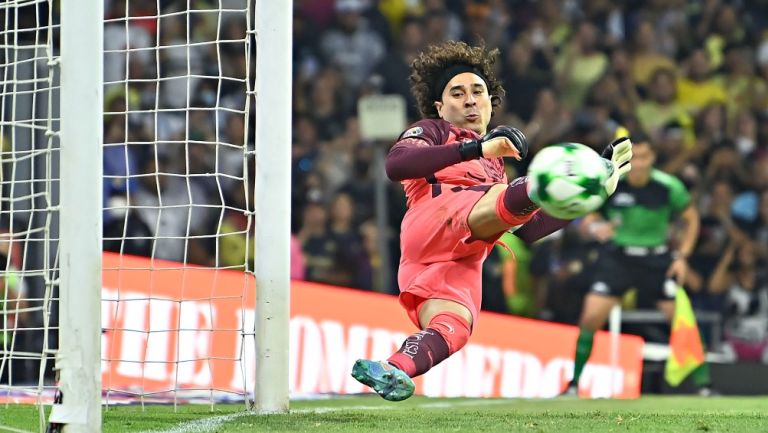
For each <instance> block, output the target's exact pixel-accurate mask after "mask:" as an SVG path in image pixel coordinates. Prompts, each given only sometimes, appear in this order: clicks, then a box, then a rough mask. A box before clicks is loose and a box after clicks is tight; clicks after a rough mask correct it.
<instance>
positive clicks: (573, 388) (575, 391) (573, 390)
mask: <svg viewBox="0 0 768 433" xmlns="http://www.w3.org/2000/svg"><path fill="white" fill-rule="evenodd" d="M578 396H579V385H577V384H575V383H573V382H568V386H567V387H566V388H565V390H564V391H563V392H561V393H560V395H558V397H578Z"/></svg>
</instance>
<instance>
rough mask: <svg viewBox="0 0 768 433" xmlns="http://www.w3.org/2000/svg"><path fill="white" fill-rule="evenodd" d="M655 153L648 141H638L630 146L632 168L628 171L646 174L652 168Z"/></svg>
mask: <svg viewBox="0 0 768 433" xmlns="http://www.w3.org/2000/svg"><path fill="white" fill-rule="evenodd" d="M655 161H656V155H655V154H654V153H653V149H651V146H650V145H649V144H648V143H645V142H639V143H635V144H634V145H633V146H632V170H631V171H630V172H629V173H630V175H631V174H632V173H635V174H638V175H646V174H647V173H649V172H650V171H651V169H652V168H653V163H654V162H655Z"/></svg>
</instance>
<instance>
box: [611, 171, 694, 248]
mask: <svg viewBox="0 0 768 433" xmlns="http://www.w3.org/2000/svg"><path fill="white" fill-rule="evenodd" d="M690 202H691V196H690V194H688V190H686V188H685V185H683V183H682V182H681V181H680V180H678V179H677V178H676V177H674V176H672V175H669V174H666V173H664V172H661V171H659V170H656V169H653V170H652V171H651V178H650V180H649V182H648V184H646V185H645V186H642V187H633V186H631V185H630V184H629V183H628V182H627V180H626V179H621V180H620V181H619V185H618V187H617V188H616V192H615V193H614V194H613V195H612V196H610V197H609V198H608V200H607V201H606V203H605V204H604V205H603V207H602V208H601V212H602V214H603V216H604V217H605V219H607V220H609V221H612V222H614V223H615V224H616V227H615V235H614V237H613V243H614V244H616V245H619V246H640V247H657V246H660V245H664V244H666V242H667V233H668V232H669V224H670V223H671V221H673V220H674V219H675V217H676V216H677V215H678V214H679V213H680V212H682V211H683V210H684V209H685V208H686V207H688V205H689V204H690Z"/></svg>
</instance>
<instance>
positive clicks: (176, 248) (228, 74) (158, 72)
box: [102, 0, 253, 402]
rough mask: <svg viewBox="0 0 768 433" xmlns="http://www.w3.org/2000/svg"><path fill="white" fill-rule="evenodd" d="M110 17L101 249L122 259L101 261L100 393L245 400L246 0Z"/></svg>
mask: <svg viewBox="0 0 768 433" xmlns="http://www.w3.org/2000/svg"><path fill="white" fill-rule="evenodd" d="M106 15H107V16H106V19H105V23H104V24H105V25H104V50H105V63H104V78H105V88H104V89H105V92H104V100H105V116H104V142H105V144H104V160H105V166H104V168H105V172H104V181H105V192H104V199H105V212H104V247H105V250H107V251H112V252H114V253H118V254H120V256H117V255H109V254H108V255H106V256H105V263H104V271H105V302H104V303H103V311H102V323H103V326H104V328H105V329H104V338H103V339H102V344H103V348H102V354H103V357H104V359H105V360H106V362H105V365H104V376H103V377H104V388H105V390H106V391H107V394H106V396H107V400H108V401H109V402H112V401H115V400H118V401H119V400H122V399H124V398H128V399H130V398H135V397H140V398H141V399H142V401H147V400H149V399H151V400H156V399H165V398H172V399H173V400H174V401H178V400H179V399H180V398H183V399H187V398H189V397H193V398H197V397H201V396H202V397H204V398H206V399H210V400H211V401H213V400H216V399H219V398H226V397H227V396H228V395H229V396H231V397H235V398H243V397H244V396H245V389H244V387H245V384H246V383H247V381H246V380H245V378H244V377H243V374H244V373H243V371H244V367H245V366H244V365H243V364H242V363H241V362H240V361H241V360H242V358H243V349H242V347H243V344H242V341H243V338H244V334H246V331H244V330H245V329H247V328H246V327H245V325H244V324H245V321H246V320H250V321H251V323H252V320H253V319H252V317H253V315H252V314H244V313H243V311H249V308H250V309H251V310H250V311H252V308H253V307H252V299H253V297H252V295H249V298H247V299H246V293H247V292H248V290H251V291H252V283H250V282H251V281H252V280H251V279H250V278H248V277H247V274H246V273H243V272H242V271H248V272H250V271H251V270H252V267H253V266H252V260H253V254H252V251H251V250H252V246H253V239H252V235H253V223H252V201H253V185H252V184H251V183H252V182H251V181H250V180H249V178H250V176H249V168H248V167H249V165H252V164H249V159H250V158H252V154H253V149H252V146H249V144H248V141H249V140H248V131H247V125H248V124H249V117H250V115H249V113H250V110H249V106H248V105H249V104H248V95H249V90H250V84H249V81H248V80H249V69H250V59H249V56H248V52H249V50H250V49H251V45H252V44H251V42H250V40H249V38H250V37H251V34H252V32H249V31H248V29H249V28H250V26H251V23H250V20H249V19H248V9H247V5H246V2H245V1H237V0H235V1H206V0H199V1H194V2H155V1H148V0H129V1H113V2H111V3H110V4H109V5H108V7H107V9H106ZM128 256H139V257H144V259H137V258H133V257H128ZM227 269H229V270H230V272H226V271H225V270H227ZM249 303H250V305H249ZM251 327H252V325H251ZM251 332H252V331H251ZM180 391H184V394H183V395H182V394H179V392H180Z"/></svg>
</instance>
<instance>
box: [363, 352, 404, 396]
mask: <svg viewBox="0 0 768 433" xmlns="http://www.w3.org/2000/svg"><path fill="white" fill-rule="evenodd" d="M352 377H354V378H355V379H356V380H357V381H358V382H360V383H362V384H363V385H367V386H369V387H371V388H373V390H374V391H376V392H377V393H378V394H379V395H380V396H381V397H382V398H383V399H384V400H389V401H402V400H405V399H406V398H408V397H410V396H412V395H413V390H414V387H415V386H414V384H413V380H411V378H410V377H408V375H407V374H405V372H404V371H403V370H400V369H399V368H397V367H395V366H394V365H392V364H390V363H388V362H386V361H369V360H367V359H358V360H357V361H356V362H355V365H354V367H352Z"/></svg>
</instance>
